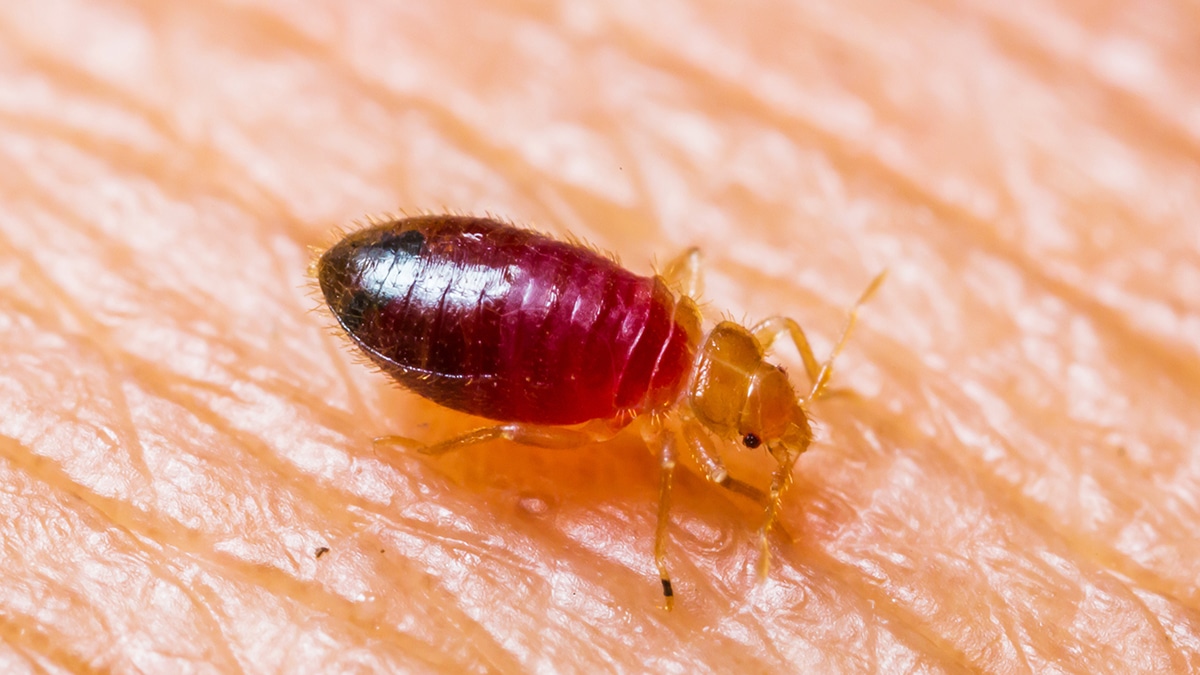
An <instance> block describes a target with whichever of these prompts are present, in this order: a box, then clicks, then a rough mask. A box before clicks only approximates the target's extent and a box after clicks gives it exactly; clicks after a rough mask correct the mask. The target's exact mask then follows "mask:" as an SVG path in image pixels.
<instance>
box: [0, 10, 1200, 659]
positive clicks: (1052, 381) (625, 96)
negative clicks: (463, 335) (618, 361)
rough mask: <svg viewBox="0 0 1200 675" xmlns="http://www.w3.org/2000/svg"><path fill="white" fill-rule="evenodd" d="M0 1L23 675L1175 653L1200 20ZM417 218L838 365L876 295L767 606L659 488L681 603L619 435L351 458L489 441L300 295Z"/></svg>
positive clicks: (786, 355)
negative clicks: (402, 383) (465, 223)
mask: <svg viewBox="0 0 1200 675" xmlns="http://www.w3.org/2000/svg"><path fill="white" fill-rule="evenodd" d="M9 4H10V5H11V6H9V7H6V8H0V36H3V37H2V39H0V76H2V78H3V81H4V82H5V83H6V85H5V92H4V93H3V94H2V95H0V111H2V112H3V115H2V116H0V153H2V154H0V157H2V158H3V161H0V204H3V205H4V207H3V208H2V209H0V473H2V475H0V485H3V490H0V514H2V517H0V543H2V545H3V547H4V559H5V564H4V565H3V566H0V671H3V672H23V671H28V672H39V671H50V672H60V671H65V672H109V671H115V672H133V671H143V672H164V673H167V672H170V673H175V672H188V671H197V672H204V671H215V672H239V671H246V672H267V671H270V672H343V671H350V670H363V671H378V672H401V671H422V672H495V671H499V672H524V671H534V670H550V671H555V670H558V671H584V672H607V671H627V672H637V671H653V672H730V671H737V672H882V673H894V672H934V673H941V672H946V673H958V672H980V671H982V672H1047V671H1051V670H1055V669H1057V670H1059V671H1061V672H1078V673H1097V672H1120V673H1136V672H1147V673H1162V672H1184V671H1188V670H1195V669H1197V668H1198V667H1200V612H1197V610H1196V609H1195V608H1196V607H1197V601H1198V596H1200V582H1198V581H1197V580H1198V579H1200V539H1197V537H1195V535H1194V532H1195V524H1196V522H1197V517H1198V516H1200V504H1198V500H1200V497H1198V495H1200V462H1198V461H1197V452H1200V416H1197V415H1196V414H1195V402H1196V401H1197V400H1200V396H1198V395H1197V393H1198V392H1197V388H1198V384H1200V359H1198V351H1200V349H1198V347H1197V345H1200V320H1198V316H1200V301H1198V300H1197V295H1196V293H1195V289H1196V288H1197V287H1200V236H1198V234H1197V232H1198V228H1197V226H1196V216H1195V214H1196V213H1197V212H1200V166H1198V165H1197V161H1196V157H1197V156H1198V153H1197V148H1198V147H1200V128H1198V127H1197V121H1196V112H1195V111H1197V110H1200V94H1197V92H1200V47H1198V46H1197V45H1200V16H1197V10H1196V9H1195V8H1194V7H1193V6H1190V5H1188V4H1187V3H1183V2H1159V3H1150V4H1142V3H1138V4H1137V5H1136V7H1137V9H1136V12H1135V10H1134V9H1133V4H1132V3H1111V4H1105V3H1053V4H1051V3H1032V4H1030V3H1025V4H1010V5H1011V6H1010V5H1005V4H1003V3H997V4H995V5H985V4H978V5H949V4H946V5H941V4H928V3H920V4H918V3H913V4H894V3H888V4H887V5H886V7H885V6H881V5H879V4H877V3H849V4H847V3H821V4H820V6H812V7H809V6H807V5H808V4H810V3H775V4H769V5H768V4H763V5H761V6H757V5H756V6H755V7H754V10H753V11H747V10H746V8H745V7H744V6H743V5H735V4H727V5H724V6H718V5H717V4H705V3H685V2H678V3H657V4H656V5H655V8H656V9H655V10H654V11H647V10H645V9H644V8H643V6H642V5H629V6H627V7H626V6H623V5H620V4H610V3H601V2H596V3H563V4H562V5H561V6H554V5H545V6H535V5H533V4H530V3H504V2H487V3H473V2H461V1H459V2H445V3H383V2H378V3H376V2H359V3H353V5H349V4H347V3H334V2H324V3H321V2H313V3H306V4H304V5H303V6H297V5H294V4H288V3H281V2H268V1H267V0H257V1H253V0H252V1H249V2H244V3H224V4H222V3H155V2H138V1H136V0H135V1H129V2H120V1H111V2H110V1H104V2H94V1H93V2H82V1H70V0H68V1H66V2H64V3H58V4H54V5H52V4H50V3H9ZM1126 5H1128V7H1126ZM400 206H403V207H404V208H406V209H411V210H412V211H413V212H418V211H419V210H422V209H426V210H459V211H468V212H473V213H481V214H482V213H485V212H492V213H496V214H500V215H501V216H503V217H507V218H512V219H514V220H515V221H517V222H519V223H522V224H527V225H532V226H535V227H538V228H539V229H542V230H544V231H547V232H551V233H553V234H555V235H558V236H563V237H569V236H576V237H580V238H583V239H585V240H587V241H589V242H591V243H593V244H595V245H596V246H599V247H601V248H603V249H606V250H612V251H615V252H617V253H619V255H620V257H621V259H622V261H623V263H624V264H625V265H626V266H627V267H629V268H631V269H634V270H635V271H639V272H642V273H649V272H650V271H651V270H652V267H651V261H657V262H658V264H660V265H661V264H664V263H665V262H666V261H667V260H670V259H671V258H672V257H673V256H675V255H676V254H678V253H679V252H681V251H683V250H685V249H686V248H687V247H688V246H692V245H695V246H698V247H700V249H701V250H702V251H703V253H704V261H703V270H704V278H705V291H704V293H703V294H702V296H701V300H702V305H701V310H702V311H703V312H704V315H705V319H706V322H707V323H706V329H707V328H711V326H712V325H713V324H715V323H716V322H717V321H720V320H722V319H726V318H732V319H733V320H736V321H737V322H739V323H742V324H744V325H751V324H753V323H754V322H756V321H759V320H761V319H763V318H765V317H768V316H771V315H775V314H785V315H788V316H791V317H793V318H795V319H796V320H797V321H799V323H800V324H801V325H803V326H804V329H805V331H807V333H808V335H809V337H810V338H811V339H812V341H813V343H814V345H813V346H814V350H815V352H816V356H817V358H824V356H825V354H826V353H827V351H828V350H829V348H830V347H831V344H832V342H833V340H834V339H835V338H836V336H837V331H838V329H839V328H840V327H841V321H842V319H843V317H844V312H845V310H846V309H847V308H848V307H849V306H850V304H851V303H852V302H853V301H854V299H855V298H856V297H857V296H858V294H859V293H860V292H861V291H862V290H863V288H864V287H866V285H867V284H868V283H869V282H870V280H871V279H872V278H873V277H874V276H875V275H876V274H877V273H878V272H879V271H881V270H883V269H885V268H886V269H887V270H888V278H887V281H886V282H885V283H884V284H883V285H882V286H881V287H880V289H879V291H878V292H877V293H876V294H875V296H874V298H873V299H872V300H871V302H870V303H869V304H867V305H866V306H864V307H863V309H862V311H861V313H860V322H859V325H858V327H857V329H856V332H855V334H854V335H853V337H852V338H851V340H850V341H849V343H848V344H847V346H846V349H845V351H844V352H843V353H842V355H841V356H840V357H839V360H838V362H837V365H836V368H835V370H834V372H833V375H832V380H831V387H832V388H833V389H835V390H837V392H836V393H835V394H834V395H832V396H830V397H829V398H827V399H825V400H822V401H819V402H818V403H816V404H815V405H814V406H813V407H812V408H811V410H809V411H808V412H809V416H810V418H811V420H812V422H813V425H814V434H815V438H814V442H813V444H812V447H811V448H810V449H809V450H808V452H806V453H805V454H804V455H803V456H802V457H800V458H799V460H798V461H797V463H796V466H795V470H794V472H793V478H794V483H793V485H792V487H791V489H790V490H789V492H788V493H787V495H786V497H785V499H784V500H783V503H782V509H781V511H782V512H781V514H780V522H781V524H782V526H783V528H782V529H781V530H780V531H777V532H775V533H774V534H773V535H772V538H771V544H770V545H771V552H772V566H771V570H770V572H769V575H768V577H767V580H766V581H765V582H762V583H760V582H759V581H758V577H757V567H756V566H757V562H758V559H759V555H758V554H759V549H758V537H757V533H756V531H755V528H756V527H757V525H758V523H759V522H760V516H761V513H760V509H759V507H758V505H756V504H754V503H753V502H752V501H751V500H748V499H744V498H743V497H742V496H741V495H737V494H731V493H730V492H729V491H726V490H721V489H720V488H718V487H715V486H713V485H711V484H709V483H707V482H706V481H705V480H704V479H703V477H702V476H701V473H700V470H699V469H694V468H693V470H691V471H685V470H680V471H679V472H677V474H676V478H675V486H674V490H673V492H672V495H673V496H672V499H673V504H674V505H673V508H672V522H671V530H670V532H671V534H670V537H669V553H668V556H669V558H668V559H669V562H670V565H671V571H672V575H673V578H674V582H675V593H676V606H675V609H674V611H673V612H671V613H666V612H664V611H663V610H662V609H661V602H662V598H661V594H660V592H659V588H658V580H657V571H656V569H655V566H654V558H653V550H652V547H653V541H654V530H655V519H656V510H655V500H656V495H657V493H658V488H659V485H658V472H657V464H656V459H655V457H654V456H653V454H652V453H650V452H648V451H647V449H646V447H645V445H644V443H643V442H642V441H641V439H640V438H638V437H637V436H636V435H623V436H620V437H618V438H616V439H614V440H613V441H611V442H609V443H606V444H604V445H603V446H589V447H584V448H580V449H578V450H574V451H561V450H558V451H556V450H544V449H534V448H523V447H517V446H513V445H511V444H506V443H500V442H497V443H492V444H489V445H486V446H481V447H478V448H472V449H470V450H467V451H463V452H456V453H453V454H450V455H446V456H444V457H438V458H428V457H421V456H417V455H415V454H413V453H408V452H404V451H402V450H396V449H392V450H389V449H385V448H376V447H374V446H373V445H372V443H371V439H372V438H373V437H375V436H380V435H386V434H403V435H405V436H411V437H416V438H420V439H422V440H427V441H437V440H441V439H445V438H449V437H452V436H453V435H455V434H457V433H462V432H464V431H467V430H469V429H472V428H475V427H477V426H480V425H481V421H480V420H477V419H470V418H466V417H464V416H461V415H457V414H452V413H447V412H446V411H444V410H441V409H439V408H437V407H436V406H433V405H432V404H429V403H428V402H425V401H422V400H419V399H417V398H415V397H413V396H412V395H410V394H407V393H405V392H402V391H397V390H395V389H394V388H392V387H390V386H389V384H388V382H387V380H386V378H384V377H382V376H380V375H379V374H378V373H375V372H373V371H372V370H371V369H370V368H368V367H366V366H365V365H363V364H361V363H358V362H357V361H356V360H355V358H354V356H353V354H352V352H351V351H350V350H349V349H348V348H347V347H346V346H345V345H344V344H343V343H342V342H341V338H340V337H338V336H337V335H336V334H335V332H333V331H332V330H331V324H332V320H331V319H330V317H328V316H327V315H325V314H323V313H322V312H321V311H319V309H318V308H319V302H318V300H317V298H316V296H315V294H314V293H313V292H312V288H311V284H310V281H309V280H308V279H307V278H306V275H305V270H306V268H307V267H308V265H309V261H310V255H311V254H310V251H309V247H312V246H321V245H326V244H328V243H331V242H332V241H333V240H334V239H335V238H336V236H337V235H336V232H335V230H336V229H337V228H338V227H347V226H349V223H351V221H353V220H354V219H355V218H358V217H360V216H362V215H364V214H366V213H370V212H381V211H387V210H395V209H396V208H397V207H400ZM776 348H777V361H778V362H779V363H781V364H782V365H784V366H785V367H786V368H787V369H788V373H789V374H790V376H791V377H792V378H793V383H794V384H795V386H796V388H797V389H798V390H804V389H805V388H806V387H807V385H808V383H807V382H806V381H805V379H804V370H805V369H804V365H803V364H802V363H801V362H800V359H799V357H798V356H797V354H796V352H795V350H794V349H792V348H791V347H790V345H788V344H787V340H780V341H779V342H778V343H777V345H776ZM723 457H724V458H725V460H726V462H727V463H728V465H729V470H730V473H731V474H733V475H736V476H738V477H739V478H741V479H744V480H746V481H747V482H749V483H751V484H754V485H756V486H758V487H759V488H760V489H762V488H765V487H766V486H767V484H768V483H769V481H770V470H771V468H772V467H773V466H774V462H772V461H771V460H770V458H769V457H767V456H766V455H765V450H759V451H758V452H753V451H750V450H748V449H745V448H742V449H740V450H739V449H737V448H729V449H726V450H724V454H723ZM318 551H322V553H321V554H320V556H319V557H318V555H317V552H318Z"/></svg>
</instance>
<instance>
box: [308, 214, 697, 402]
mask: <svg viewBox="0 0 1200 675" xmlns="http://www.w3.org/2000/svg"><path fill="white" fill-rule="evenodd" d="M317 270H318V281H319V283H320V286H321V290H322V292H323V293H324V295H325V298H326V300H327V301H328V303H329V306H330V307H331V308H332V309H333V311H334V314H335V315H336V317H337V319H338V321H339V322H340V323H341V324H342V326H343V327H344V328H345V329H346V331H347V333H348V334H349V335H350V336H351V337H352V338H353V339H354V340H355V341H356V342H357V344H358V345H359V346H360V347H361V348H362V349H363V350H364V351H365V352H366V353H367V355H368V356H370V357H371V359H372V360H373V361H374V362H375V363H377V364H378V365H379V366H380V367H381V368H382V369H383V370H384V371H385V372H387V373H388V374H389V375H391V376H392V377H393V378H394V379H396V380H397V381H398V382H399V383H400V384H402V385H403V386H405V387H407V388H409V389H412V390H413V391H415V392H416V393H418V394H420V395H422V396H424V397H426V398H428V399H430V400H433V401H435V402H437V403H439V404H441V405H444V406H446V407H449V408H453V409H455V410H460V411H462V412H466V413H470V414H473V415H479V416H482V417H487V418H490V419H494V420H499V421H509V422H526V423H534V424H556V425H562V424H575V423H579V422H584V421H587V420H592V419H608V418H612V417H614V416H616V415H618V413H620V412H622V411H632V412H635V413H641V412H646V411H649V410H653V409H657V408H660V407H665V406H667V405H669V404H670V403H671V402H673V401H674V400H675V398H676V397H677V396H678V395H679V393H680V390H681V389H682V387H683V384H684V382H683V380H684V379H685V378H686V376H687V373H688V370H689V368H690V365H691V361H692V355H693V353H694V350H695V340H696V339H697V336H694V335H689V332H688V330H687V329H686V328H685V327H684V326H683V325H681V324H680V323H679V322H678V321H677V319H676V316H675V314H676V308H677V303H676V299H675V297H674V295H673V294H672V293H671V292H670V291H669V290H668V289H667V288H666V286H665V285H664V284H663V283H662V281H661V280H660V279H658V278H657V277H643V276H639V275H636V274H633V273H631V272H629V271H627V270H625V269H623V268H621V267H620V266H619V265H617V264H616V263H615V262H613V261H612V260H610V259H608V258H605V257H603V256H601V255H599V254H597V253H595V252H593V251H591V250H588V249H586V248H583V247H581V246H576V245H573V244H569V243H566V242H560V241H557V240H554V239H551V238H549V237H546V236H543V235H540V234H538V233H535V232H532V231H529V230H523V229H519V228H516V227H512V226H509V225H505V224H503V223H499V222H497V221H493V220H490V219H484V218H470V217H459V216H423V217H417V218H408V219H402V220H399V221H393V222H389V223H385V224H380V225H376V226H373V227H370V228H368V229H365V230H363V231H361V232H358V233H355V234H353V235H351V236H350V237H347V238H346V239H344V240H342V241H341V242H340V243H338V244H337V245H336V246H334V247H333V248H331V249H329V250H328V251H326V252H325V253H324V254H323V255H322V256H321V258H320V260H319V261H318V268H317Z"/></svg>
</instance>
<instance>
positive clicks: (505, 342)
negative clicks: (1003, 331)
mask: <svg viewBox="0 0 1200 675" xmlns="http://www.w3.org/2000/svg"><path fill="white" fill-rule="evenodd" d="M699 273H700V270H699V252H698V251H697V250H696V249H691V250H689V251H687V252H686V253H684V254H683V255H682V256H680V257H679V258H678V259H676V260H674V261H673V262H671V263H670V264H668V265H667V266H666V267H665V268H664V269H663V271H662V273H661V274H657V275H654V276H641V275H637V274H634V273H633V272H630V271H628V270H626V269H624V268H622V267H621V266H620V265H618V264H617V263H616V261H615V260H614V259H612V258H611V257H607V256H605V255H602V254H600V253H597V252H595V251H593V250H592V249H590V248H587V247H585V246H581V245H578V244H574V243H568V242H564V241H559V240H556V239H553V238H551V237H548V236H546V235H542V234H540V233H537V232H534V231H532V230H527V229H522V228H518V227H514V226H512V225H509V224H506V223H502V222H499V221H497V220H494V219H491V218H475V217H468V216H457V215H425V216H417V217H410V218H400V219H388V220H377V221H372V222H371V223H370V224H369V225H368V226H367V227H365V228H364V229H360V230H358V231H356V232H353V233H351V234H349V235H348V236H346V237H345V238H343V239H342V240H341V241H340V242H338V243H337V244H335V245H334V246H332V247H331V248H329V249H328V250H326V251H325V252H324V253H322V254H321V255H320V257H319V259H318V260H317V262H316V265H315V276H316V277H317V282H318V284H319V286H320V289H321V291H322V293H323V294H324V297H325V301H326V302H327V303H328V305H329V308H330V309H331V310H332V312H333V315H334V317H335V318H336V319H337V321H338V323H339V324H340V325H341V327H342V328H343V329H344V330H345V332H346V334H347V335H348V336H349V337H350V339H351V340H352V341H353V342H354V344H356V345H357V346H358V348H359V349H361V350H362V352H363V353H364V354H366V356H367V357H369V359H370V360H371V361H373V362H374V363H375V364H376V365H377V366H378V367H379V368H380V369H381V370H382V371H383V372H385V373H386V374H388V375H389V376H391V377H392V379H394V380H395V381H396V382H398V383H399V384H400V385H402V386H403V387H406V388H408V389H410V390H412V391H413V392H415V393H417V394H419V395H421V396H423V397H425V398H428V399H430V400H432V401H434V402H436V403H438V404H440V405H443V406H445V407H447V408H452V409H454V410H459V411H462V412H465V413H470V414H472V415H478V416H480V417H485V418H488V419H491V420H495V421H496V422H498V424H496V425H495V426H489V427H485V428H481V429H476V430H475V431H471V432H469V433H466V434H464V435H462V436H459V437H457V438H451V439H449V440H445V441H442V442H439V443H434V444H432V445H427V446H424V447H421V448H420V451H421V452H423V453H425V454H429V455H441V454H444V453H447V452H451V451H454V450H459V449H462V448H465V447H468V446H471V445H475V444H478V443H483V442H486V441H492V440H496V439H505V440H508V441H513V442H516V443H519V444H524V445H531V446H538V447H544V448H572V447H578V446H581V445H585V444H588V443H593V442H598V441H603V440H606V439H609V438H611V437H613V436H614V435H615V434H616V433H618V432H619V431H621V430H622V429H624V428H625V427H627V426H630V425H634V426H636V427H638V428H639V430H640V431H641V434H642V436H643V438H645V439H646V441H647V443H648V444H649V445H650V446H651V447H652V448H654V449H656V450H657V453H658V458H659V465H660V467H661V476H660V482H659V503H658V520H657V526H656V530H655V540H654V560H655V564H656V566H657V567H658V571H659V576H660V577H661V580H662V591H663V595H664V598H665V603H666V608H667V609H670V608H671V606H672V601H673V596H674V593H673V590H672V586H671V577H670V574H669V573H668V569H667V563H666V542H667V526H668V522H669V510H670V495H671V485H672V478H673V475H674V471H675V468H676V464H677V461H678V459H679V453H680V449H681V448H683V449H684V451H686V452H689V453H691V455H692V456H693V458H694V459H695V461H696V463H697V465H698V466H699V467H701V468H702V470H703V471H704V474H705V476H706V477H707V479H708V480H710V481H712V482H713V483H716V484H718V485H720V486H722V487H725V488H727V489H729V490H731V491H733V492H737V493H740V494H742V495H744V496H747V497H749V498H751V499H754V500H757V501H758V502H759V503H761V504H763V505H764V508H765V514H764V519H763V524H762V527H761V530H760V533H759V542H760V564H759V572H760V574H761V575H763V576H765V575H766V572H767V565H768V564H769V560H770V556H769V549H768V545H767V537H768V534H769V533H770V532H771V530H772V528H773V527H774V526H775V525H776V521H777V519H778V514H779V508H780V501H781V498H782V495H783V493H784V490H785V489H786V488H787V486H788V484H789V483H790V481H791V474H792V467H793V465H794V464H795V462H796V459H797V457H799V456H800V455H801V454H802V453H803V452H804V451H805V450H807V449H808V447H809V444H810V443H811V442H812V430H811V427H810V424H809V419H808V415H807V413H806V406H807V404H808V403H809V402H810V401H812V400H813V399H815V398H817V397H818V396H820V395H821V394H822V393H823V392H824V391H825V388H826V385H827V383H828V381H829V377H830V372H831V366H832V363H833V360H834V358H835V357H836V356H837V354H838V352H840V350H841V348H842V345H843V344H845V341H846V338H847V337H848V336H849V333H850V330H851V328H852V327H853V324H854V321H855V316H856V314H857V311H858V308H859V306H860V305H861V304H862V303H863V302H865V301H866V300H867V299H868V298H869V297H870V295H871V294H872V293H873V292H874V290H875V289H876V288H877V287H878V285H879V284H880V282H881V281H882V279H883V275H882V274H881V275H879V276H878V277H876V278H875V280H874V281H872V282H871V284H870V286H869V287H868V288H867V290H866V291H865V292H864V293H863V294H862V296H861V297H860V298H859V299H858V301H857V302H856V303H855V304H854V305H853V307H852V308H851V309H850V312H849V314H848V317H847V319H846V323H845V325H844V327H843V328H842V333H841V336H840V338H839V339H838V341H837V343H836V345H835V347H834V349H833V351H832V353H831V354H830V356H829V357H828V358H827V359H826V360H825V361H824V362H818V361H817V359H816V357H814V356H813V351H812V348H811V347H810V346H809V342H808V338H807V337H806V336H805V334H804V331H803V329H801V327H800V325H799V324H798V323H796V322H795V321H794V320H792V319H789V318H786V317H782V316H776V317H771V318H769V319H766V320H765V321H763V322H761V323H759V324H757V325H755V326H753V327H751V328H746V327H743V326H741V325H739V324H737V323H734V322H732V321H722V322H720V323H718V324H717V325H716V326H715V327H714V328H713V329H712V330H710V331H709V332H708V333H707V334H705V333H704V332H702V330H701V316H700V311H699V310H698V309H697V306H696V302H695V300H694V298H695V296H696V293H697V288H698V285H699ZM782 335H786V336H788V337H789V338H790V339H791V340H792V342H794V343H795V346H796V348H797V350H798V351H799V352H800V356H801V359H802V360H803V362H804V369H805V371H806V373H807V375H808V379H809V382H810V386H809V388H808V391H807V392H806V394H805V395H804V396H803V397H798V396H797V394H796V391H795V389H794V388H793V386H792V383H791V381H790V380H789V379H788V376H787V374H786V373H785V372H784V370H783V368H781V367H779V366H777V365H775V364H773V363H770V362H768V361H767V359H766V353H767V350H768V349H769V348H770V347H771V345H772V344H773V343H774V341H775V340H776V338H778V337H780V336H782ZM377 442H382V443H399V444H409V441H408V439H405V438H402V437H398V436H393V437H385V438H381V439H377ZM738 444H740V445H741V446H743V447H744V448H746V449H749V450H755V449H758V448H765V451H766V452H767V453H768V454H769V455H770V456H771V457H772V458H773V459H774V461H775V463H776V468H775V470H774V472H773V475H772V478H771V484H770V487H769V489H768V491H767V492H765V493H764V492H763V491H762V490H760V489H758V488H757V487H755V486H752V485H750V484H748V483H746V482H743V481H740V480H738V479H736V478H733V477H732V476H730V475H729V472H728V471H727V470H726V468H725V465H724V463H723V462H722V459H721V453H720V451H719V448H720V447H721V446H725V447H728V446H735V445H738Z"/></svg>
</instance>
